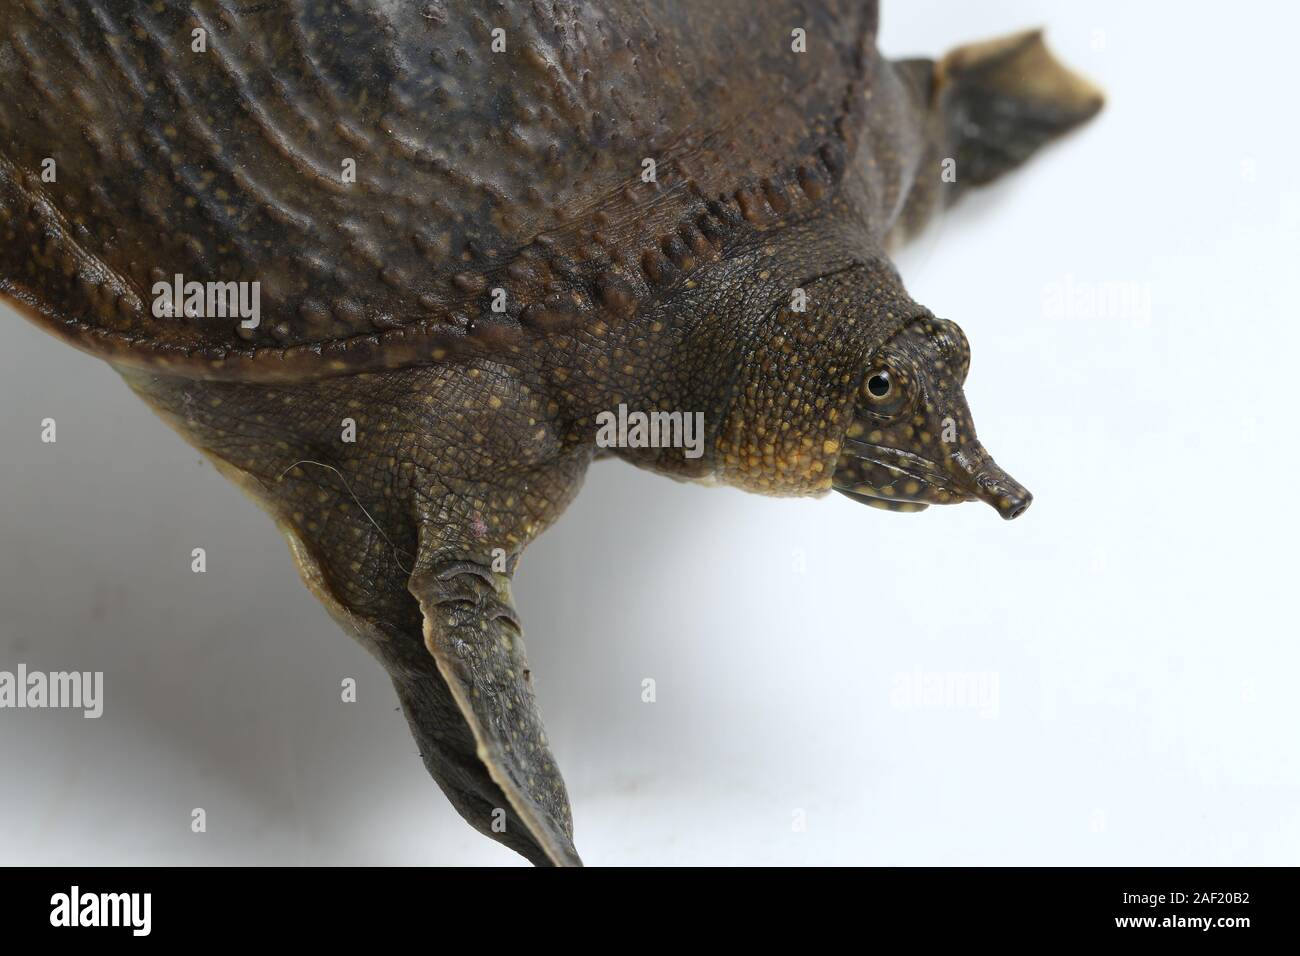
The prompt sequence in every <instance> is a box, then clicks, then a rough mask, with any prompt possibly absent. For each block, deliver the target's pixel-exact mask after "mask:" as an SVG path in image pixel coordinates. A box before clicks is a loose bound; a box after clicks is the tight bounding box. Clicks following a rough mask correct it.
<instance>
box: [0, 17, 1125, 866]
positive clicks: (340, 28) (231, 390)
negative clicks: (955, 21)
mask: <svg viewBox="0 0 1300 956" xmlns="http://www.w3.org/2000/svg"><path fill="white" fill-rule="evenodd" d="M0 20H3V22H4V23H5V30H4V33H3V35H0V294H3V295H5V296H6V297H7V298H8V299H10V301H12V302H13V303H14V304H15V305H17V306H18V307H19V309H20V311H23V312H24V313H25V314H27V315H28V316H29V317H30V318H32V319H33V320H34V321H36V322H38V323H40V324H41V325H43V326H44V327H46V328H47V329H49V330H50V331H52V332H54V333H55V334H57V335H59V336H60V337H62V338H65V339H66V340H68V341H70V342H72V343H73V344H74V345H76V346H78V347H80V348H83V349H86V350H88V351H90V352H92V353H93V354H96V355H99V356H101V357H103V358H105V359H106V360H107V361H109V362H111V363H112V364H113V365H114V366H115V367H116V368H117V369H118V371H119V372H121V374H122V375H123V377H124V379H125V380H126V382H127V384H128V385H129V386H130V387H131V388H132V389H133V390H134V391H135V392H136V393H137V394H139V395H140V396H141V397H142V398H144V399H145V401H147V402H148V403H149V404H150V405H151V406H152V407H153V408H154V409H156V410H157V411H158V413H159V414H160V415H161V416H162V418H163V419H164V420H165V421H167V422H168V423H169V424H170V425H171V426H172V427H173V428H175V429H176V430H177V431H178V432H179V433H180V434H181V435H183V436H184V437H185V438H186V439H187V440H188V441H190V442H191V443H193V444H194V445H195V446H196V447H197V448H199V449H201V450H202V451H203V452H204V453H205V454H206V455H207V456H208V457H209V458H211V460H212V461H213V462H214V463H215V464H216V465H217V466H218V467H219V468H220V470H221V471H222V472H223V473H224V474H226V475H227V476H228V477H229V478H230V479H231V480H233V481H235V482H236V483H238V484H239V485H240V486H241V487H243V488H244V489H245V490H246V491H247V492H248V493H249V494H250V495H251V496H252V497H253V498H254V499H255V500H256V501H258V502H259V503H260V504H261V505H262V506H263V507H264V508H265V509H266V510H267V511H268V512H269V513H270V514H271V516H272V517H273V518H274V520H275V521H276V522H277V524H278V526H279V527H280V529H281V531H282V532H283V534H284V535H285V538H286V539H287V541H288V543H289V545H290V549H291V551H292V553H293V555H294V558H295V559H296V561H297V563H298V566H299V568H300V570H301V572H302V575H303V578H304V581H305V582H306V583H307V585H308V587H309V588H311V590H312V591H313V593H315V594H316V595H317V597H318V598H319V599H320V600H321V601H322V602H323V603H324V604H325V606H326V607H327V608H328V609H329V610H330V612H331V613H332V614H333V615H334V617H335V618H336V619H337V620H338V621H339V623H340V624H341V626H342V627H343V628H344V629H345V630H346V631H348V632H349V633H351V634H353V635H354V636H355V637H356V638H357V639H358V640H359V641H361V642H362V644H363V645H364V646H365V647H366V648H367V649H368V650H369V651H370V652H371V653H372V654H374V656H375V657H377V658H378V659H379V661H380V662H381V663H382V664H383V665H384V667H385V668H386V669H387V671H388V673H389V674H390V675H391V677H392V680H393V684H394V687H395V689H396V691H397V695H398V698H399V700H400V701H401V704H402V707H403V709H404V711H405V713H406V716H407V719H408V722H409V723H410V726H411V729H412V732H413V734H414V735H415V737H416V740H417V742H418V744H419V748H420V752H421V755H422V757H423V760H424V762H425V765H426V767H427V768H428V770H429V772H430V774H431V775H432V776H433V778H434V779H435V781H437V783H438V785H439V786H440V787H441V788H442V789H443V791H444V792H445V793H446V794H447V796H448V798H449V799H450V800H451V802H452V804H453V805H454V806H455V807H456V809H457V810H458V811H459V812H460V813H461V814H462V815H463V816H464V817H465V819H466V820H468V821H469V822H470V823H471V824H472V825H473V826H475V827H476V828H478V829H479V830H480V831H482V832H483V833H485V834H486V835H488V836H490V837H492V838H493V839H495V840H498V841H500V842H501V843H503V844H505V845H506V846H509V847H511V848H512V849H514V850H516V851H518V852H519V853H521V854H522V855H523V856H525V857H526V858H528V859H529V860H531V861H533V862H534V863H538V864H559V865H566V864H577V863H579V862H580V861H579V857H578V854H577V851H576V849H575V848H574V844H573V824H572V818H571V815H570V809H569V802H568V797H567V794H566V792H565V787H564V783H563V780H562V778H561V776H560V773H559V771H558V769H557V767H556V766H555V761H554V759H553V757H552V756H551V753H550V750H549V748H548V745H547V742H546V737H545V733H544V730H543V728H542V723H541V719H540V716H539V714H538V710H537V707H536V704H535V701H534V694H533V688H532V674H531V671H530V670H529V667H528V663H527V659H526V656H525V653H524V647H523V641H522V632H521V627H520V622H519V619H518V616H517V615H516V613H515V610H514V607H513V603H512V600H511V594H510V585H511V580H512V577H513V575H514V573H515V571H516V568H517V566H518V563H519V559H520V556H521V554H522V553H523V551H524V549H525V548H526V547H527V545H528V543H529V542H530V541H532V540H533V539H534V538H536V537H537V535H539V534H540V533H541V532H542V531H543V530H545V529H546V527H547V526H549V525H550V524H551V523H552V522H553V521H555V520H556V519H557V518H558V517H559V515H560V514H561V513H562V512H563V510H564V508H565V507H566V506H567V504H568V503H569V501H570V500H572V498H573V497H574V495H576V493H577V491H578V489H579V487H580V485H581V483H582V478H583V475H584V473H585V471H586V468H587V465H588V464H589V463H590V462H591V461H592V460H593V459H594V458H596V457H607V456H611V455H612V456H616V457H620V458H623V459H625V460H627V461H630V462H632V463H633V464H636V465H638V466H640V467H645V468H649V469H652V470H654V471H658V472H661V473H663V474H667V475H670V476H672V477H674V478H678V479H685V480H699V481H709V482H725V483H728V484H731V485H734V486H737V487H740V488H744V489H747V490H750V491H755V492H759V493H763V494H771V495H819V494H825V493H827V492H828V491H830V490H831V489H835V490H839V491H840V492H842V493H844V494H846V495H848V496H850V497H852V498H854V499H856V500H860V501H863V502H865V503H867V504H871V505H874V506H879V507H886V508H892V509H894V510H919V509H920V508H922V507H925V506H926V505H927V504H930V503H952V502H958V501H965V500H970V499H972V498H979V499H982V500H984V501H987V502H988V503H990V504H992V505H993V506H994V507H995V508H996V509H997V510H998V511H999V513H1001V514H1002V515H1003V516H1004V517H1007V518H1013V517H1016V516H1017V515H1019V514H1020V513H1022V512H1023V510H1024V508H1025V507H1027V505H1028V503H1029V500H1030V496H1029V494H1028V492H1027V491H1026V490H1025V489H1024V488H1023V487H1021V486H1020V485H1019V484H1018V483H1016V482H1015V481H1014V479H1012V478H1011V477H1010V476H1009V475H1007V474H1006V473H1005V472H1003V471H1002V470H1001V469H1000V468H998V467H997V465H995V464H994V463H993V461H992V459H991V458H990V457H989V456H988V455H987V453H986V452H985V451H984V449H983V447H982V446H981V445H980V443H979V441H978V439H977V438H976V436H975V431H974V427H973V424H972V421H971V416H970V412H969V409H968V408H967V406H966V402H965V399H964V397H963V395H962V384H963V382H964V380H965V377H966V374H967V371H968V368H969V361H970V350H969V346H968V345H967V343H966V339H965V336H964V335H963V334H962V332H961V331H960V329H958V328H957V326H956V325H955V324H953V323H952V322H949V321H946V320H943V319H940V318H938V317H936V316H934V315H933V314H932V313H930V312H929V310H927V309H925V308H924V307H923V306H920V305H918V304H917V303H915V302H914V301H912V299H911V298H910V297H909V296H908V294H907V292H906V291H905V289H904V287H903V284H902V282H901V280H900V278H899V276H898V274H897V272H896V270H895V269H894V267H893V266H892V264H891V263H890V261H889V259H888V250H889V248H891V246H892V245H893V244H894V243H896V242H898V241H901V240H902V239H904V238H906V237H907V236H909V235H911V234H913V233H914V232H916V231H917V230H918V229H919V228H921V227H922V226H923V225H924V223H925V222H926V221H927V220H928V219H929V218H930V217H931V216H932V215H933V214H934V213H935V212H936V211H937V210H938V209H940V208H942V206H944V205H945V204H947V203H949V202H951V201H952V200H953V199H955V198H956V197H957V196H958V195H959V194H960V192H961V191H962V190H964V189H965V188H967V187H968V186H970V185H976V184H979V183H981V182H986V181H988V180H991V179H993V178H995V177H996V176H998V175H1000V174H1001V173H1003V172H1005V171H1007V170H1009V169H1011V168H1012V167H1014V166H1016V165H1018V164H1019V163H1020V162H1022V161H1023V160H1024V159H1025V158H1027V157H1028V156H1029V155H1030V154H1031V153H1032V152H1033V151H1034V150H1035V149H1037V148H1038V147H1039V146H1041V145H1042V144H1043V143H1045V142H1047V141H1048V140H1050V139H1052V138H1053V137H1055V136H1057V135H1059V134H1061V133H1063V132H1065V131H1067V130H1069V129H1071V128H1073V127H1074V126H1077V125H1078V124H1079V123H1081V122H1083V121H1084V120H1086V119H1087V118H1089V117H1090V116H1092V115H1093V114H1094V113H1095V112H1096V111H1097V110H1098V109H1099V108H1100V105H1101V99H1100V96H1099V95H1098V94H1097V93H1096V91H1095V90H1094V89H1093V88H1092V87H1090V86H1089V85H1088V84H1087V83H1085V82H1084V81H1082V80H1080V79H1079V78H1077V77H1075V76H1074V75H1073V74H1071V73H1069V72H1068V71H1067V70H1065V69H1064V68H1063V67H1061V66H1060V65H1059V64H1058V63H1057V62H1056V61H1055V60H1054V59H1053V58H1052V57H1051V55H1050V54H1049V53H1048V52H1047V50H1046V48H1045V47H1044V46H1043V43H1042V39H1041V37H1040V36H1039V35H1038V34H1036V33H1026V34H1020V35H1017V36H1014V37H1009V38H1006V39H1004V40H999V41H993V42H991V43H984V44H977V45H973V46H970V47H963V48H961V49H959V50H957V51H955V52H953V53H952V54H949V56H947V57H946V58H944V59H943V60H940V61H937V62H936V61H931V60H907V61H897V62H891V61H888V60H886V59H884V58H883V57H881V56H880V54H879V53H878V52H877V51H876V49H875V30H876V23H877V10H876V4H875V3H874V2H869V0H813V2H807V0H804V2H793V0H791V2H786V0H772V2H765V3H764V4H762V5H761V7H758V8H755V7H752V6H751V5H748V4H743V3H740V2H735V0H731V2H722V3H717V4H702V3H693V2H685V0H603V2H594V0H593V2H563V0H561V2H554V3H551V2H547V3H538V2H531V0H497V2H492V3H477V2H473V3H472V2H468V0H463V2H462V0H433V2H429V0H392V2H386V3H380V2H377V0H373V2H364V0H346V2H345V0H333V2H331V3H328V4H317V3H311V2H307V0H293V2H285V3H282V4H265V5H245V7H243V8H239V7H236V6H235V5H233V4H228V3H221V2H217V0H211V2H203V0H195V2H193V3H190V4H154V3H112V4H110V3H107V2H100V0H87V2H84V3H79V4H55V5H49V4H43V3H39V2H35V0H33V2H27V0H0ZM48 160H52V161H53V169H54V170H55V171H56V175H55V176H54V177H50V176H49V175H48V170H49V169H50V168H51V167H50V164H49V162H47V161H48ZM949 161H955V166H954V164H953V163H951V162H949ZM948 166H953V167H954V168H955V173H956V178H955V179H953V178H952V177H951V176H946V175H944V174H943V170H944V169H945V167H948ZM349 172H350V174H351V175H350V177H349ZM178 275H179V276H182V277H184V279H185V280H196V281H199V282H221V283H226V282H232V283H238V282H244V283H252V282H257V283H258V284H259V286H258V288H259V290H260V297H261V298H260V302H261V313H260V319H259V321H256V322H253V323H241V322H239V321H236V320H233V319H232V318H231V316H230V315H229V314H226V313H218V314H215V315H214V314H209V312H210V311H211V310H209V312H205V311H204V310H203V309H201V308H200V309H198V310H196V312H195V314H190V313H189V312H181V313H180V314H172V313H169V312H167V311H166V310H163V311H160V310H158V309H157V308H155V307H153V306H155V305H156V302H157V289H158V286H159V284H160V283H161V284H162V285H163V286H165V285H166V284H167V283H168V282H170V281H171V280H172V279H173V277H175V276H178ZM619 406H627V407H628V408H630V409H634V410H642V411H646V412H652V411H659V412H686V413H694V412H701V413H703V416H704V422H705V435H704V442H703V449H702V453H701V454H700V455H698V456H696V457H689V456H686V455H684V454H683V450H682V448H680V447H619V448H598V447H597V445H596V434H597V428H596V424H595V422H596V419H597V416H599V415H600V414H601V413H602V412H606V411H609V410H611V409H615V408H617V407H619ZM348 423H350V427H351V428H352V440H349V439H348V438H345V437H344V436H345V435H346V434H347V429H348V427H349V425H348ZM502 821H503V822H504V827H502V826H501V825H500V823H501V822H502Z"/></svg>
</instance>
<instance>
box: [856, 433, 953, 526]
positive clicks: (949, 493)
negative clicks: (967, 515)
mask: <svg viewBox="0 0 1300 956" xmlns="http://www.w3.org/2000/svg"><path fill="white" fill-rule="evenodd" d="M831 487H833V488H834V489H835V490H836V491H838V492H839V493H840V494H842V495H844V496H845V497H847V498H850V499H852V500H853V501H857V502H859V503H861V504H865V505H870V506H871V507H872V508H880V509H883V510H885V511H897V512H902V513H908V514H910V513H915V512H918V511H924V510H925V509H926V508H928V507H930V505H947V504H957V503H958V502H960V501H969V500H971V498H970V495H968V494H965V493H964V492H962V491H960V490H959V489H958V488H957V487H956V485H955V484H954V483H953V482H952V480H951V479H950V478H949V477H948V475H946V474H945V471H944V469H943V467H942V466H940V465H939V464H938V463H937V462H933V461H930V460H929V459H927V458H923V457H922V456H920V455H917V454H914V453H912V452H909V451H904V450H903V449H901V448H890V447H888V446H885V445H874V444H870V443H868V442H864V441H858V440H856V439H852V438H850V439H847V440H846V441H845V442H844V453H843V454H842V455H841V456H840V460H839V461H838V462H837V463H836V465H835V473H834V474H833V475H832V477H831Z"/></svg>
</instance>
